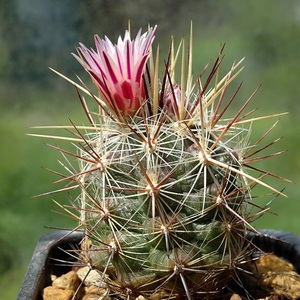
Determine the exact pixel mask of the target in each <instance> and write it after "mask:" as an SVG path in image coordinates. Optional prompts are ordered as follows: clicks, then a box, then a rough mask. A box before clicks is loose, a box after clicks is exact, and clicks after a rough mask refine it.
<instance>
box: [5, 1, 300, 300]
mask: <svg viewBox="0 0 300 300" xmlns="http://www.w3.org/2000/svg"><path fill="white" fill-rule="evenodd" d="M128 19H130V20H131V28H132V32H133V34H135V33H136V32H137V30H138V28H140V27H143V28H144V29H146V28H147V26H148V23H149V24H151V25H154V24H158V31H157V37H156V40H155V44H156V45H157V43H159V44H160V46H161V47H162V49H163V51H164V52H165V53H166V51H167V48H168V45H169V41H170V36H171V35H174V36H175V41H179V39H180V38H181V37H182V36H184V35H185V36H188V34H189V27H190V21H191V19H192V20H193V24H194V51H193V53H194V65H193V69H194V74H195V75H196V74H198V73H200V72H201V71H202V69H203V68H204V66H205V64H206V63H207V62H208V61H209V60H214V59H215V58H216V55H217V53H218V51H219V47H220V44H221V43H226V47H225V59H224V63H223V67H222V70H223V71H224V72H225V71H226V70H228V68H229V67H230V65H231V64H232V62H233V61H234V60H239V59H241V58H242V57H244V56H246V60H245V62H244V66H245V67H246V68H245V70H244V71H243V72H242V74H241V75H240V76H239V78H238V79H236V81H235V82H234V83H233V86H234V88H237V86H238V84H239V83H240V82H241V81H243V82H244V83H243V87H242V89H241V91H240V93H239V96H238V97H237V101H236V102H235V103H234V104H233V106H232V110H234V111H236V110H237V109H238V108H239V107H240V106H241V104H242V103H243V102H244V101H245V100H246V99H247V98H248V97H249V96H250V95H251V93H252V92H253V91H254V89H255V88H256V87H258V86H259V85H260V84H261V83H262V84H263V85H262V87H261V89H260V90H259V92H258V94H257V95H256V96H255V98H254V100H253V101H252V103H251V105H250V106H249V109H248V111H249V110H250V109H252V108H257V107H258V108H259V110H258V112H257V113H256V114H255V115H257V116H258V115H264V114H268V115H269V114H273V113H280V112H286V111H288V112H289V114H288V115H286V116H282V117H280V122H279V123H278V124H277V126H276V127H275V129H274V130H273V131H272V133H271V134H270V135H268V137H267V138H266V139H265V141H264V144H268V143H270V142H272V141H273V140H274V139H276V138H277V137H281V136H283V137H284V138H283V139H282V140H281V141H280V142H278V143H277V144H275V145H274V146H273V147H272V150H273V152H276V151H280V150H285V149H288V152H286V153H284V154H282V155H280V156H279V157H275V158H269V159H267V160H265V161H262V162H259V163H257V164H256V166H257V167H259V168H263V169H265V170H268V171H272V172H274V173H276V174H279V175H280V176H283V177H286V178H289V179H290V180H292V181H293V182H294V184H290V183H287V182H284V181H280V180H276V179H271V180H269V181H268V183H270V184H272V185H273V186H275V187H276V188H277V189H279V190H281V189H283V188H286V189H285V193H286V194H287V195H288V196H289V198H284V197H281V196H280V197H278V198H277V199H276V201H274V203H273V204H272V211H273V212H275V213H276V214H278V216H275V215H272V214H265V215H264V217H263V218H261V219H259V220H258V221H257V222H256V227H258V228H276V229H283V230H288V231H292V232H294V233H297V234H300V222H299V200H298V192H297V191H298V186H299V172H298V170H299V167H300V152H299V151H298V146H300V132H299V131H300V128H299V114H300V105H299V97H300V84H299V77H300V2H299V1H297V0H295V1H293V0H289V1H282V0H264V1H257V0H247V1H239V0H230V1H220V0H219V1H216V0H185V1H178V0H164V1H161V0H148V1H145V0H115V1H109V0H63V1H62V0H43V1H40V0H2V1H0V45H1V47H0V103H1V108H0V140H1V147H0V153H1V155H0V211H1V217H0V245H1V247H0V290H1V293H0V299H1V300H2V299H5V300H8V299H15V298H16V296H17V293H18V289H19V286H20V284H21V282H22V279H23V276H24V274H25V271H26V268H27V265H28V263H29V260H30V257H31V254H32V252H33V250H34V247H35V244H36V242H37V240H38V238H39V237H40V236H41V235H43V234H45V233H47V232H48V231H49V230H50V229H48V228H44V226H49V227H63V228H71V227H72V226H75V222H73V221H71V220H69V219H67V218H64V217H62V216H60V215H58V214H56V213H54V212H51V210H57V207H56V205H55V204H54V203H53V201H52V198H54V199H55V200H57V201H58V202H60V203H63V204H67V203H68V199H69V198H70V197H72V195H69V194H67V193H62V194H55V195H49V196H44V197H39V198H32V196H34V195H38V194H41V193H44V192H47V191H51V190H54V189H56V188H59V187H60V186H59V185H53V184H52V182H53V181H55V180H56V179H58V178H57V176H56V175H54V174H52V173H49V172H47V171H45V170H43V169H42V168H41V167H46V168H50V169H54V170H57V171H61V169H62V168H61V166H60V165H59V163H58V162H57V160H58V159H60V160H63V158H62V157H61V155H60V153H59V152H58V151H55V150H53V149H51V148H49V147H47V146H46V145H44V142H49V140H45V139H40V138H34V137H29V136H26V135H25V134H26V133H37V132H39V133H49V131H46V130H42V131H41V130H40V131H38V130H33V129H30V128H28V127H30V126H35V125H64V124H69V120H68V118H70V119H72V121H74V122H75V123H76V124H83V123H84V122H85V123H87V122H86V120H85V117H84V114H83V113H82V111H81V106H80V103H79V100H78V98H77V95H76V92H75V89H74V87H73V86H72V85H70V84H69V83H67V82H66V81H64V80H63V79H61V78H60V77H58V76H57V75H55V74H54V73H52V72H51V71H50V70H49V69H48V67H49V66H51V67H52V68H54V69H56V70H58V71H60V72H61V73H63V74H65V75H67V76H69V77H71V78H72V79H74V80H76V77H75V75H74V73H73V72H76V73H77V74H78V75H80V76H81V77H82V78H84V79H85V78H87V76H86V74H84V73H83V72H82V70H81V67H80V66H79V64H78V63H77V62H76V61H75V59H73V57H72V56H71V55H70V53H71V52H74V51H75V46H76V45H78V42H79V41H80V42H83V43H84V44H86V45H87V46H93V35H94V34H95V33H97V34H98V35H100V36H101V37H103V36H104V35H107V36H109V37H110V38H111V39H112V40H113V41H115V40H116V39H117V37H118V35H120V34H121V35H123V33H124V30H125V29H126V28H127V23H128ZM277 119H278V118H274V119H272V120H267V121H260V122H258V123H257V124H255V125H254V126H253V135H252V141H253V142H254V141H256V140H257V139H258V138H259V137H260V136H261V135H262V134H263V133H264V132H265V131H266V130H267V129H268V128H269V127H270V126H271V125H272V124H273V123H274V122H275V121H276V120H277ZM51 133H54V134H57V133H58V132H55V131H51ZM59 133H60V134H63V133H64V132H59ZM50 142H52V144H56V143H57V144H58V145H59V146H61V147H64V148H66V149H71V147H70V145H68V144H66V143H64V142H57V141H50ZM269 151H271V149H269ZM266 153H268V152H266ZM264 192H265V191H262V193H264ZM259 193H260V190H259V189H258V190H257V191H256V190H254V194H259ZM265 201H266V200H265V199H263V198H261V199H259V200H258V203H260V204H263V203H265Z"/></svg>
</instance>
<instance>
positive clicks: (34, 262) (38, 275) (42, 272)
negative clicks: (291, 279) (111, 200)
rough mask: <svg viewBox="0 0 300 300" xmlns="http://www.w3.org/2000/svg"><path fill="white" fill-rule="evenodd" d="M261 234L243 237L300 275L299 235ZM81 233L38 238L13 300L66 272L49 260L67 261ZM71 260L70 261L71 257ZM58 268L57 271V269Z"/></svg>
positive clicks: (33, 298)
mask: <svg viewBox="0 0 300 300" xmlns="http://www.w3.org/2000/svg"><path fill="white" fill-rule="evenodd" d="M258 232H260V233H261V234H257V233H253V232H249V233H247V236H246V238H247V239H249V240H251V241H252V243H253V244H254V245H256V246H257V247H258V248H259V249H261V250H262V251H264V252H266V253H273V254H275V255H277V256H279V257H281V258H283V259H285V260H286V261H288V262H290V263H291V264H293V266H294V268H295V271H296V272H298V273H300V236H298V235H296V234H294V233H291V232H288V231H283V230H274V229H260V230H258ZM82 237H83V231H75V232H71V231H68V230H56V231H53V232H49V233H47V234H45V235H44V236H42V237H41V238H40V239H39V241H38V243H37V246H36V248H35V250H34V253H33V256H32V258H31V261H30V263H29V266H28V269H27V272H26V274H25V277H24V280H23V283H22V285H21V288H20V290H19V294H18V297H17V300H39V299H41V293H42V289H43V288H44V287H45V286H48V285H51V282H50V278H47V276H46V274H47V273H48V274H49V272H51V274H55V275H58V276H60V275H62V274H64V273H66V272H68V270H69V268H68V267H67V266H64V267H62V266H58V265H57V264H53V263H52V264H51V262H50V261H51V260H53V259H54V260H55V258H58V257H60V256H61V255H64V256H65V258H63V259H66V260H69V261H70V262H71V261H72V259H71V260H70V255H68V253H67V252H66V251H65V250H70V249H72V248H71V247H72V246H71V245H73V247H74V246H75V247H76V246H77V247H78V245H79V243H80V241H81V239H82ZM60 259H61V258H60ZM73 260H74V258H73ZM58 269H59V270H58Z"/></svg>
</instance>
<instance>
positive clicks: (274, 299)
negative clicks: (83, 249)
mask: <svg viewBox="0 0 300 300" xmlns="http://www.w3.org/2000/svg"><path fill="white" fill-rule="evenodd" d="M251 272H252V273H253V275H251V276H250V277H249V278H251V281H252V282H250V283H249V287H248V289H247V290H248V292H247V293H245V292H244V291H238V290H237V292H232V291H229V290H228V291H227V292H226V293H225V294H224V295H222V297H221V298H220V297H217V296H213V297H212V296H210V297H208V296H205V297H203V299H222V300H225V299H226V300H247V299H266V300H291V299H299V298H300V275H299V274H298V273H296V272H295V271H294V270H293V266H292V265H291V264H290V263H288V262H286V261H284V260H282V259H280V258H278V257H277V256H275V255H272V254H270V255H266V256H264V257H262V258H260V259H258V260H257V262H256V264H255V265H254V266H253V269H252V270H251ZM51 279H52V285H51V286H49V287H46V288H45V289H44V290H43V300H71V299H72V300H73V299H74V300H96V299H97V300H98V299H103V300H112V299H114V297H112V296H108V295H107V290H106V289H105V288H99V287H97V282H99V279H100V274H99V273H98V272H97V271H95V270H92V271H91V270H90V269H89V268H88V267H83V268H80V269H78V270H72V271H70V272H68V273H66V274H64V275H62V276H60V277H57V278H56V277H55V276H52V278H51ZM83 281H84V285H83V284H82V282H83ZM74 295H75V298H73V297H74ZM163 298H165V297H163ZM165 299H168V298H165ZM136 300H145V298H144V297H143V296H138V297H137V298H136ZM155 300H158V299H155Z"/></svg>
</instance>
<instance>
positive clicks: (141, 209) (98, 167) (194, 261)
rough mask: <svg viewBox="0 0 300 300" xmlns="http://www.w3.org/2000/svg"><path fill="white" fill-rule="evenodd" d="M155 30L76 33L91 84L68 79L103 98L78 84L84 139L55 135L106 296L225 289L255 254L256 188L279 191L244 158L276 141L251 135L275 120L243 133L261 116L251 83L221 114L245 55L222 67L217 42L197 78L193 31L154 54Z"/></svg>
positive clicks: (191, 295)
mask: <svg viewBox="0 0 300 300" xmlns="http://www.w3.org/2000/svg"><path fill="white" fill-rule="evenodd" d="M155 32H156V27H154V28H150V29H149V30H148V31H147V32H146V33H144V34H142V33H141V31H139V32H138V34H137V36H136V37H135V38H134V39H131V37H130V33H129V31H126V33H125V36H124V38H123V39H122V38H119V40H118V42H117V44H113V43H112V42H111V41H110V40H109V39H108V38H107V37H105V39H103V40H102V39H100V38H99V37H98V36H95V44H96V50H93V49H88V48H86V47H85V46H84V45H82V44H80V46H79V47H78V53H77V54H76V55H75V54H74V56H75V58H76V59H77V60H78V61H79V63H80V64H81V65H82V66H83V67H84V68H85V70H86V71H87V72H88V73H89V74H90V76H91V78H92V80H93V82H94V83H95V85H96V87H97V90H98V92H99V94H96V95H95V94H94V93H92V92H91V90H90V89H89V88H88V87H87V86H86V85H85V84H84V83H83V82H81V85H79V84H77V83H75V82H72V83H73V84H74V85H75V86H76V87H77V89H78V91H79V90H80V89H81V90H82V91H84V92H85V93H87V94H88V95H89V96H91V98H92V99H93V101H95V102H96V103H97V106H98V108H99V110H98V111H95V112H91V111H90V110H89V108H88V105H87V103H86V101H85V99H84V98H83V97H82V96H81V95H80V93H78V94H79V97H80V100H81V103H82V106H83V108H84V111H85V113H86V115H87V118H88V120H89V123H90V125H88V126H76V125H74V124H73V123H72V126H73V135H74V138H73V139H74V140H75V141H79V142H80V145H79V146H77V147H76V151H74V153H70V152H68V151H65V150H63V149H61V148H58V147H54V146H53V147H54V148H57V149H58V150H59V151H61V152H62V153H65V154H68V155H71V156H73V157H75V158H76V160H77V161H78V163H79V167H78V168H76V167H75V166H74V165H73V167H72V168H66V169H67V170H68V171H69V172H70V174H68V175H64V176H63V179H62V180H71V181H72V182H73V183H74V185H73V186H71V187H70V186H68V187H66V190H67V189H70V188H72V189H75V188H78V189H79V190H80V195H79V196H78V198H77V199H76V201H75V205H76V210H77V211H78V212H79V214H80V217H79V220H80V221H79V225H78V228H81V229H83V231H84V238H83V241H82V245H81V247H82V248H81V250H80V259H81V260H82V261H84V262H85V263H86V264H87V265H89V266H90V268H91V269H93V270H97V271H98V272H99V274H100V278H101V279H100V280H99V282H98V286H99V287H104V288H105V289H106V296H107V297H109V296H110V297H111V299H136V298H137V297H140V298H139V299H144V298H145V299H198V298H202V297H208V296H209V295H217V294H219V293H222V292H223V291H224V287H226V286H227V285H228V283H229V282H230V281H231V280H235V281H236V282H239V280H238V279H237V278H238V276H239V274H243V273H246V272H247V271H246V267H247V264H248V263H249V262H250V261H251V259H252V258H251V252H252V251H253V245H252V243H251V240H249V239H248V238H247V232H249V231H252V232H253V231H255V229H254V227H253V226H252V225H251V221H252V220H253V219H255V218H256V217H257V215H259V214H260V213H261V212H262V211H263V209H259V210H256V211H255V212H253V201H252V197H251V190H252V188H253V187H254V186H255V185H261V186H264V187H265V188H267V189H269V190H270V191H271V193H274V194H282V193H281V192H280V191H278V190H276V189H275V188H273V187H271V186H269V185H268V184H266V183H264V181H263V179H264V177H265V176H267V175H271V176H275V175H273V174H271V173H269V172H265V171H263V170H259V169H257V168H255V167H252V166H251V163H252V162H255V161H258V160H260V159H262V158H264V157H258V158H255V157H254V155H255V154H257V153H259V152H260V151H261V150H263V149H265V148H266V147H268V146H270V145H271V144H273V143H270V144H269V145H267V146H264V147H259V143H260V142H261V141H262V140H263V138H264V137H265V136H266V135H267V134H268V133H269V132H270V131H271V129H272V128H271V129H269V130H267V131H266V133H264V134H263V136H262V138H261V139H259V140H258V141H257V142H256V143H254V144H253V145H249V144H248V136H249V132H250V131H249V126H247V124H251V122H253V121H256V120H259V119H263V118H266V117H261V118H250V117H249V115H250V114H251V113H252V112H253V111H251V112H249V113H245V112H244V111H245V108H246V106H247V104H248V103H249V102H250V101H251V99H252V97H253V95H254V94H255V92H254V93H253V95H251V96H250V98H249V99H248V100H247V101H246V102H245V104H244V105H243V106H242V108H241V109H240V110H238V112H237V113H236V114H234V116H233V117H232V118H230V119H228V118H226V119H225V118H224V114H225V113H227V110H228V108H229V105H230V104H231V102H232V101H233V100H234V99H235V97H236V94H237V91H238V90H239V88H238V89H237V91H236V92H235V93H234V94H233V95H232V96H230V97H229V98H227V100H226V101H227V102H226V103H225V99H226V97H227V93H226V92H227V88H228V85H229V84H230V83H231V82H232V80H233V79H234V78H235V77H236V76H237V75H238V74H239V73H240V71H241V69H242V68H240V65H241V62H242V60H241V61H240V62H238V63H234V64H233V65H232V67H231V69H230V70H229V71H228V73H227V74H225V76H222V77H221V78H219V77H220V64H221V62H222V52H223V48H222V49H221V50H220V52H219V53H218V55H217V59H216V61H215V62H214V63H213V64H212V66H209V65H208V66H207V67H206V68H205V70H204V71H205V72H202V73H201V75H200V76H198V77H196V78H193V74H192V42H191V41H192V39H191V38H190V39H189V40H190V42H189V47H187V48H188V50H187V51H186V49H185V48H186V47H185V41H184V40H182V41H181V43H180V44H179V46H178V49H176V50H174V44H173V41H172V42H171V45H170V50H169V53H168V56H167V58H166V59H165V60H164V61H160V58H159V51H154V50H153V49H152V42H153V40H154V35H155ZM186 52H187V53H186ZM161 63H162V64H163V66H164V68H163V71H161V70H160V65H161ZM209 70H210V71H209ZM175 73H179V76H178V78H176V76H175ZM68 80H69V79H68ZM69 81H71V80H69ZM268 117H272V116H268ZM75 152H76V153H75ZM276 154H279V153H275V154H270V155H267V156H265V157H268V156H273V155H276ZM247 169H252V170H254V171H258V173H259V175H258V177H255V176H254V175H250V174H249V173H247ZM251 174H252V173H251ZM276 177H277V176H276ZM66 210H68V211H69V208H68V209H67V208H66ZM256 250H257V249H256Z"/></svg>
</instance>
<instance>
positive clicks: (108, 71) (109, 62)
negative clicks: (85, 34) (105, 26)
mask: <svg viewBox="0 0 300 300" xmlns="http://www.w3.org/2000/svg"><path fill="white" fill-rule="evenodd" d="M155 31H156V26H155V27H154V28H151V29H150V30H149V31H148V32H146V33H144V34H143V35H141V30H139V32H138V34H137V36H136V38H135V39H133V40H131V39H130V34H129V32H128V31H126V32H125V36H124V39H123V40H122V39H121V37H119V39H118V43H117V44H116V45H113V44H112V42H111V41H110V40H109V39H108V38H107V37H105V39H103V40H102V39H100V38H99V36H97V35H96V36H95V45H96V50H97V52H96V51H94V50H93V49H87V48H86V47H85V46H84V45H83V44H80V47H78V53H79V56H77V55H74V56H75V58H76V59H77V60H78V61H79V63H80V64H81V65H82V66H83V67H84V68H85V70H86V71H87V72H88V73H89V74H90V75H91V77H92V78H93V81H94V82H95V84H96V86H97V87H98V89H99V91H100V93H101V94H102V96H103V98H104V99H103V100H105V102H106V104H107V105H108V106H109V107H110V109H111V110H113V111H115V112H116V110H117V111H118V112H119V113H120V114H122V115H123V116H125V117H127V116H134V115H135V114H136V112H137V110H138V109H139V108H140V106H141V102H143V100H145V99H146V92H145V87H144V81H143V74H144V72H145V67H146V63H147V60H148V58H149V49H150V46H151V44H152V42H153V40H154V34H155ZM117 114H118V113H117Z"/></svg>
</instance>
